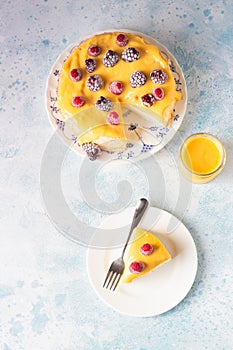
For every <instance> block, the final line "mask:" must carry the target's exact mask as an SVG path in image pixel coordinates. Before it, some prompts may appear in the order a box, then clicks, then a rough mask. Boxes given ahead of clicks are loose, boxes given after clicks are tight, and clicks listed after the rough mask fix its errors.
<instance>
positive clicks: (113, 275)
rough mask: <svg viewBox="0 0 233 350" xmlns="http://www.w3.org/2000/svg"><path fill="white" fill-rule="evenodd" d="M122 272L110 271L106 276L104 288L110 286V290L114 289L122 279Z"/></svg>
mask: <svg viewBox="0 0 233 350" xmlns="http://www.w3.org/2000/svg"><path fill="white" fill-rule="evenodd" d="M120 278H121V274H120V273H117V272H114V271H110V270H109V271H108V273H107V276H106V278H105V281H104V284H103V288H104V287H105V286H106V288H108V287H109V285H110V287H109V289H110V290H112V291H114V290H115V289H116V287H117V285H118V283H119V281H120Z"/></svg>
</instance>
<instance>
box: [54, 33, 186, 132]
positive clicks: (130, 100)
mask: <svg viewBox="0 0 233 350" xmlns="http://www.w3.org/2000/svg"><path fill="white" fill-rule="evenodd" d="M118 34H120V33H118V32H112V33H103V34H99V35H96V36H93V37H91V38H90V39H88V40H86V41H83V42H82V43H81V44H80V45H79V46H78V47H77V48H75V49H74V50H73V51H72V53H71V54H70V56H69V57H68V58H67V60H66V61H65V62H64V64H63V66H62V68H61V71H60V75H59V83H58V106H59V108H60V111H61V115H62V118H63V119H64V120H66V119H67V118H69V117H70V116H74V118H75V119H77V120H78V119H79V114H80V112H81V111H84V110H88V108H90V107H93V106H94V105H95V102H96V101H97V99H98V98H99V97H100V96H104V97H106V98H108V99H110V100H111V101H112V102H113V103H116V102H120V103H127V104H131V105H134V106H137V107H139V108H143V110H144V111H145V110H146V112H148V113H149V114H150V115H152V116H154V117H155V118H158V119H160V121H161V122H162V123H163V124H164V125H168V124H169V123H170V122H171V119H172V115H173V110H174V107H175V104H176V102H177V101H179V100H180V99H181V98H182V94H181V92H180V91H177V90H176V83H175V80H174V77H173V75H172V72H171V70H170V67H169V63H170V62H169V60H168V59H167V58H166V57H164V56H162V55H161V53H160V51H159V49H158V48H157V47H156V46H155V45H152V44H150V43H148V42H146V41H145V40H144V39H143V38H142V37H140V36H137V35H134V34H130V33H126V35H127V37H128V39H129V41H128V44H127V45H126V46H124V47H120V46H119V45H118V44H117V43H116V37H117V35H118ZM92 45H97V46H99V47H100V49H101V52H100V54H99V55H98V56H95V57H91V56H89V55H88V48H89V47H90V46H92ZM129 47H134V48H135V49H136V50H137V51H138V52H139V54H140V57H139V59H138V60H136V61H133V62H125V61H124V60H123V59H122V58H121V54H122V52H123V51H124V50H125V49H126V48H129ZM108 50H113V51H115V52H117V53H118V55H119V61H118V62H117V63H116V65H115V66H114V67H106V66H104V64H103V57H104V55H105V53H106V52H107V51H108ZM89 58H93V59H94V60H95V61H96V69H95V70H94V71H93V72H92V73H88V72H87V71H86V69H85V60H86V59H89ZM75 68H78V69H80V70H81V72H82V78H81V80H80V81H78V82H75V81H73V80H72V79H71V78H70V71H71V70H72V69H75ZM155 69H162V70H163V71H164V72H165V73H166V74H167V76H168V79H167V81H166V82H165V83H164V84H162V85H160V84H155V83H153V82H152V81H151V79H150V73H151V72H152V71H153V70H155ZM135 71H142V72H143V73H144V74H145V75H146V77H147V81H146V83H145V85H143V86H140V87H137V88H132V87H131V86H130V75H131V74H132V73H133V72H135ZM94 74H97V75H99V76H101V78H102V80H103V83H104V84H103V87H102V88H101V89H100V90H98V91H94V92H93V91H90V90H89V88H88V87H87V83H86V82H87V78H88V77H89V76H91V75H94ZM115 80H117V81H120V82H121V83H122V84H123V92H122V93H121V94H120V95H114V94H113V93H111V92H110V91H109V89H108V87H109V84H110V83H111V82H113V81H115ZM156 87H161V88H162V89H163V90H164V98H163V99H162V100H161V101H155V102H154V104H153V105H152V106H151V107H145V106H143V104H142V102H141V96H143V95H145V94H147V93H150V94H151V93H152V91H153V89H155V88H156ZM74 96H82V97H84V99H85V104H84V105H83V106H82V107H80V108H77V107H74V106H73V105H72V98H73V97H74ZM105 114H106V113H105ZM99 115H100V113H99V112H98V110H97V109H96V110H95V111H94V110H92V115H91V121H92V123H93V125H94V126H95V125H97V123H99V122H100V119H99ZM87 117H88V116H87ZM120 117H121V118H122V116H121V115H120ZM79 124H81V122H80V123H79ZM99 124H100V123H99ZM114 130H115V131H114V133H113V132H112V128H110V126H109V125H107V124H105V125H103V126H102V129H100V128H97V129H96V132H97V133H98V136H99V134H101V133H104V134H105V135H106V134H108V133H110V134H109V135H110V136H114V135H115V134H116V131H117V130H119V133H120V137H122V134H124V133H123V129H122V125H120V126H119V125H118V126H115V129H114Z"/></svg>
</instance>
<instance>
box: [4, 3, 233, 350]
mask: <svg viewBox="0 0 233 350" xmlns="http://www.w3.org/2000/svg"><path fill="white" fill-rule="evenodd" d="M232 15H233V3H232V2H231V1H216V0H213V1H207V0H204V1H181V0H176V1H172V0H170V1H162V0H158V1H154V0H140V1H138V0H133V1H129V0H128V1H127V0H121V1H116V0H115V1H113V0H109V1H100V0H96V1H94V2H93V1H90V0H87V1H83V0H79V1H73V0H70V1H68V0H67V1H50V0H47V1H29V0H28V1H26V0H19V1H18V2H14V1H4V2H3V1H2V2H1V5H0V16H1V32H0V43H1V45H0V68H1V80H0V87H1V90H0V101H1V102H0V112H1V128H0V133H1V136H0V145H1V148H0V159H1V167H0V169H1V176H0V184H1V207H0V220H1V230H0V349H1V350H16V349H17V350H29V349H30V350H31V349H33V350H45V349H46V350H47V349H48V350H74V349H80V350H90V349H98V350H102V349H104V350H109V349H110V350H113V349H114V350H123V349H126V350H131V349H133V350H154V349H157V350H168V349H169V350H170V349H182V350H186V349H187V350H188V349H189V350H202V349H208V350H230V349H232V340H233V339H232V331H233V329H232V323H233V309H232V306H233V305H232V300H233V293H232V285H233V279H232V265H233V258H232V256H233V254H232V248H233V245H232V227H233V220H232V217H233V216H232V210H233V202H232V194H233V193H232V192H233V191H232V159H233V151H232V140H233V136H232V135H233V122H232V111H233V99H232V91H233V26H232ZM109 28H129V29H132V30H137V31H141V32H144V33H146V34H149V35H151V36H153V37H154V38H156V39H157V40H159V41H160V42H161V43H163V44H164V45H166V46H167V48H168V49H169V50H170V51H171V53H173V54H174V55H175V57H176V58H177V60H178V62H179V63H180V65H181V67H182V69H183V71H184V75H185V78H186V81H187V87H188V95H189V100H188V108H187V113H186V117H185V120H184V122H183V124H182V126H181V129H180V132H179V133H178V134H177V135H176V137H175V138H174V139H173V140H172V141H171V143H170V144H169V145H168V146H167V147H166V148H165V149H164V150H162V151H161V152H159V154H158V155H157V156H156V161H157V162H158V163H159V164H160V167H161V169H162V170H163V174H164V178H165V193H166V195H164V193H162V192H161V189H160V190H159V186H157V184H156V176H155V188H149V187H150V186H149V187H148V183H147V182H146V175H145V172H144V171H143V168H146V167H148V166H149V165H150V162H153V160H151V159H150V160H147V161H145V162H140V164H139V165H134V166H129V165H125V166H124V167H123V168H122V169H121V171H120V169H119V168H118V170H117V169H114V171H112V170H111V169H109V168H106V169H103V170H102V172H100V173H99V174H98V178H97V192H98V194H99V196H100V198H101V200H103V201H107V202H111V201H113V202H114V201H115V200H116V198H117V190H116V188H115V187H116V186H112V183H114V185H115V184H116V183H117V181H118V180H119V178H123V179H124V178H125V179H127V180H128V181H129V182H130V183H131V186H132V188H133V195H132V197H131V198H130V201H129V205H135V203H136V200H137V198H138V197H139V196H143V195H145V196H147V195H148V194H150V201H151V204H152V205H157V206H160V207H163V208H165V209H166V210H169V211H172V212H173V213H174V214H176V215H177V216H178V217H179V218H180V219H182V220H183V222H184V223H185V225H186V226H187V227H188V229H189V230H190V232H191V233H192V236H193V238H194V240H195V243H196V246H197V250H198V258H199V267H198V273H197V276H196V280H195V283H194V285H193V287H192V289H191V291H190V292H189V294H188V295H187V297H186V298H185V299H184V300H183V301H182V302H181V303H180V304H179V305H178V306H177V307H176V308H174V309H173V310H171V311H169V312H167V313H165V314H163V315H161V316H157V317H151V318H142V319H140V318H133V317H126V316H122V315H121V314H118V313H117V312H115V311H113V310H112V309H111V308H110V307H108V306H106V305H105V304H103V302H102V301H101V300H100V299H99V298H98V296H97V295H96V294H95V291H94V290H93V289H92V288H91V286H90V283H89V281H88V277H87V271H86V247H83V246H81V245H78V244H75V243H73V242H71V241H69V240H68V239H66V238H64V237H63V236H62V235H61V234H60V233H59V232H58V231H57V230H56V228H55V227H54V226H53V224H52V223H51V221H50V220H49V218H48V216H47V212H46V210H45V207H44V205H43V202H42V197H41V193H40V167H41V160H42V157H43V153H44V150H45V148H46V145H47V143H48V142H49V140H50V138H51V136H52V135H53V130H52V128H51V126H50V124H49V121H48V118H47V113H46V110H45V107H44V91H45V84H46V79H47V76H48V74H49V71H50V69H51V66H52V64H53V63H54V61H55V60H56V58H57V56H58V55H59V54H60V53H61V52H62V51H63V50H64V49H65V48H66V47H67V46H68V45H69V44H70V43H72V42H74V41H76V40H77V39H78V38H79V37H82V36H84V35H86V34H92V33H94V32H95V31H100V30H104V29H109ZM198 131H206V132H211V133H213V134H215V135H217V136H218V137H219V138H220V139H221V140H222V141H223V143H224V145H225V147H226V151H227V156H228V157H227V163H226V166H225V169H224V171H223V172H222V174H221V175H220V176H219V177H218V178H216V180H214V181H213V182H211V183H208V184H206V185H194V186H193V187H192V193H191V194H190V196H189V199H190V200H189V201H188V202H187V205H186V206H185V210H183V211H182V213H181V212H180V210H179V209H180V208H179V206H177V205H176V204H177V201H178V196H179V193H180V192H181V191H182V188H181V189H180V188H179V187H177V184H179V175H178V173H177V167H176V166H174V161H175V160H176V154H177V150H178V147H179V145H180V140H181V139H183V138H184V137H186V136H188V135H189V134H191V133H194V132H198ZM81 162H82V159H81V157H80V156H78V155H75V154H74V153H72V152H69V153H68V154H67V157H66V159H65V161H64V163H63V168H62V173H61V183H62V186H63V191H64V194H65V196H66V200H67V203H68V204H69V206H70V208H71V209H72V211H73V212H74V213H75V214H76V215H77V216H78V217H79V218H80V219H81V220H83V222H85V223H88V224H90V225H93V226H94V227H95V226H96V225H98V224H100V223H101V220H102V219H103V217H104V215H103V214H102V213H99V212H98V211H96V210H95V209H93V208H91V207H90V206H89V205H88V203H86V202H85V201H84V200H83V198H82V196H81V194H80V189H79V187H78V178H77V172H78V169H79V167H80V164H81ZM117 171H118V172H117ZM156 187H157V189H158V190H157V191H156ZM178 283H179V281H178Z"/></svg>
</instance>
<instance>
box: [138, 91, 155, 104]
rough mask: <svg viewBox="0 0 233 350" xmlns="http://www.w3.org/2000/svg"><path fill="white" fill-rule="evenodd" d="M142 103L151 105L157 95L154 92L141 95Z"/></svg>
mask: <svg viewBox="0 0 233 350" xmlns="http://www.w3.org/2000/svg"><path fill="white" fill-rule="evenodd" d="M141 100H142V103H143V104H144V106H146V107H151V106H152V105H153V103H154V102H155V97H154V96H153V95H152V94H145V95H143V96H142V97H141Z"/></svg>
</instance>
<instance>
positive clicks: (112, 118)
mask: <svg viewBox="0 0 233 350" xmlns="http://www.w3.org/2000/svg"><path fill="white" fill-rule="evenodd" d="M107 122H108V123H109V124H111V125H118V124H119V123H120V117H119V115H118V113H117V112H110V113H109V114H108V116H107Z"/></svg>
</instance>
